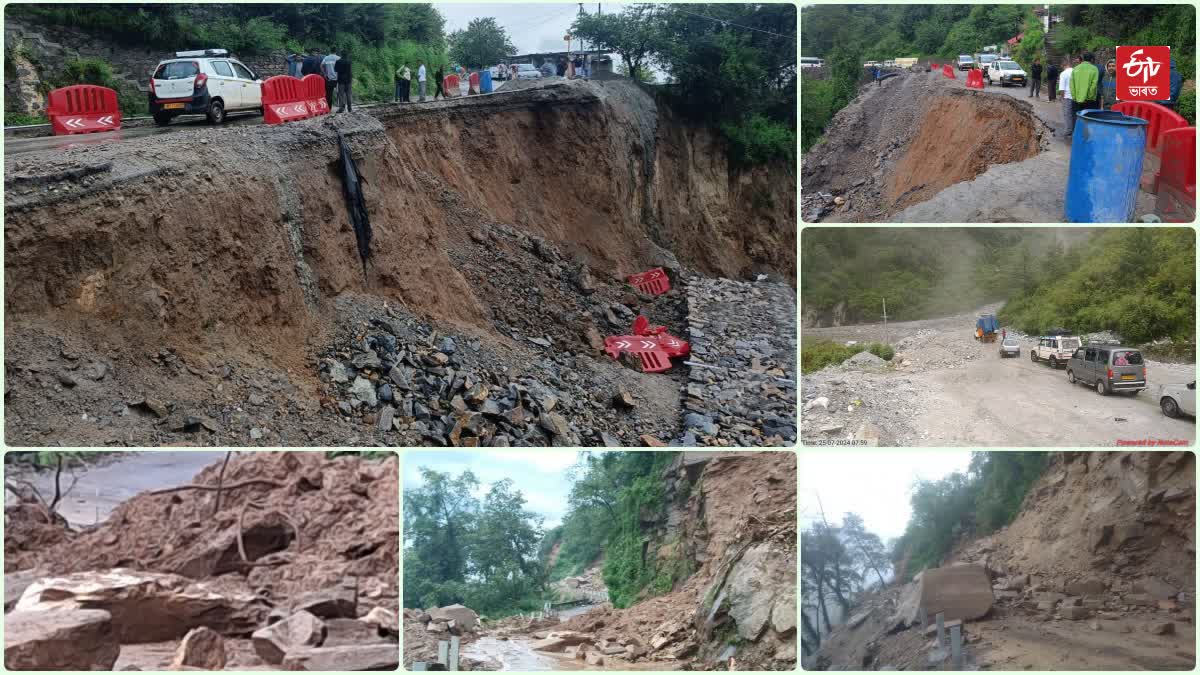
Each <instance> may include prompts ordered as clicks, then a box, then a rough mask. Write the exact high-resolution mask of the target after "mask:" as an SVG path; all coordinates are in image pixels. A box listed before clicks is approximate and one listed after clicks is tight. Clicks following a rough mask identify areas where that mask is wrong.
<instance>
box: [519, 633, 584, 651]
mask: <svg viewBox="0 0 1200 675" xmlns="http://www.w3.org/2000/svg"><path fill="white" fill-rule="evenodd" d="M591 641H592V636H591V635H586V634H583V633H576V632H575V631H570V630H564V631H557V632H554V633H550V634H549V635H547V636H546V637H545V638H543V639H541V640H538V641H537V642H534V643H533V644H531V645H529V648H530V649H533V650H535V651H539V652H561V651H563V650H565V649H566V648H567V647H572V646H575V645H582V644H589V643H591Z"/></svg>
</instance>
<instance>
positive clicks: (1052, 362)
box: [1050, 356, 1058, 370]
mask: <svg viewBox="0 0 1200 675" xmlns="http://www.w3.org/2000/svg"><path fill="white" fill-rule="evenodd" d="M1050 367H1051V368H1054V369H1055V370H1058V359H1056V358H1054V357H1053V356H1051V357H1050Z"/></svg>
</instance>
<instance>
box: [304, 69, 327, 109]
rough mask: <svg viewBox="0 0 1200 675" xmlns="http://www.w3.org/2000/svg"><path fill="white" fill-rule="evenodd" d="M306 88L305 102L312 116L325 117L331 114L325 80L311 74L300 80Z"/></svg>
mask: <svg viewBox="0 0 1200 675" xmlns="http://www.w3.org/2000/svg"><path fill="white" fill-rule="evenodd" d="M300 81H301V82H302V83H303V84H302V86H303V88H304V102H305V103H307V104H308V111H309V113H311V114H312V115H314V116H315V115H325V114H327V113H328V112H329V101H328V100H327V99H326V98H325V78H323V77H321V76H320V75H317V74H316V73H309V74H308V75H305V76H304V78H303V79H302V80H300Z"/></svg>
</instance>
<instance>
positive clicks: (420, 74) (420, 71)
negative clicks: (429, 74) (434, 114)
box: [417, 61, 425, 103]
mask: <svg viewBox="0 0 1200 675" xmlns="http://www.w3.org/2000/svg"><path fill="white" fill-rule="evenodd" d="M418 63H420V64H421V66H420V67H419V68H417V87H419V88H420V90H421V102H422V103H424V102H425V62H424V61H419V62H418Z"/></svg>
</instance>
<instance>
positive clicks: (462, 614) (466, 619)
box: [427, 604, 479, 632]
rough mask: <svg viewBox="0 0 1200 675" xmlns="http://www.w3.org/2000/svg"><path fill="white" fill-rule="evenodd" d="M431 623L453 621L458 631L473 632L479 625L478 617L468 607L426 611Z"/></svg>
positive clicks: (439, 608)
mask: <svg viewBox="0 0 1200 675" xmlns="http://www.w3.org/2000/svg"><path fill="white" fill-rule="evenodd" d="M427 611H428V613H429V617H430V619H431V620H432V621H444V622H448V621H454V622H456V625H457V626H458V627H459V629H461V630H464V631H468V632H469V631H473V630H475V627H476V626H478V625H479V615H478V614H476V613H475V611H474V610H472V609H471V608H469V607H464V606H462V605H457V604H456V605H448V606H446V607H434V608H432V609H429V610H427Z"/></svg>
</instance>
